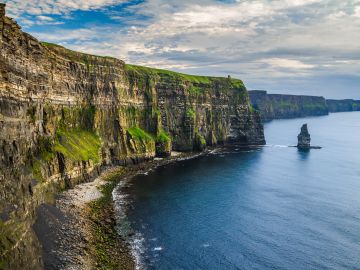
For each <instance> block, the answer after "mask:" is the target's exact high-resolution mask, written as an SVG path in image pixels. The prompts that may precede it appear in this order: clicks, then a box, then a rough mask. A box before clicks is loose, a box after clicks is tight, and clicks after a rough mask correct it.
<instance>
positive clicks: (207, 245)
mask: <svg viewBox="0 0 360 270" xmlns="http://www.w3.org/2000/svg"><path fill="white" fill-rule="evenodd" d="M202 247H204V248H207V247H210V244H203V245H202Z"/></svg>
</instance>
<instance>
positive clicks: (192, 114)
mask: <svg viewBox="0 0 360 270" xmlns="http://www.w3.org/2000/svg"><path fill="white" fill-rule="evenodd" d="M186 116H187V117H189V118H195V111H194V109H193V108H188V109H187V110H186Z"/></svg>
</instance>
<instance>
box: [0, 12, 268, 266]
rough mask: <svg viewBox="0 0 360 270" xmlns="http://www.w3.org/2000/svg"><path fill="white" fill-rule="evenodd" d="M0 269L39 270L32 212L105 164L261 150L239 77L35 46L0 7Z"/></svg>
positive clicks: (256, 119) (255, 116)
mask: <svg viewBox="0 0 360 270" xmlns="http://www.w3.org/2000/svg"><path fill="white" fill-rule="evenodd" d="M0 47H1V51H0V130H1V132H0V194H1V196H0V269H41V268H42V260H41V252H40V246H39V244H38V241H37V238H36V236H35V235H34V233H33V230H32V224H33V222H34V219H35V217H36V215H35V212H36V211H35V210H36V208H37V206H39V205H40V204H42V203H43V202H46V201H52V198H53V196H54V194H56V192H58V191H59V190H63V189H65V188H70V187H73V186H74V185H76V184H77V183H79V182H84V181H89V180H90V179H92V178H93V177H94V176H95V175H98V174H99V173H100V171H101V169H102V168H103V167H105V166H109V165H127V164H133V163H138V162H141V161H145V160H148V159H152V158H154V157H155V156H156V155H158V156H167V155H169V154H170V152H171V150H172V149H174V150H177V151H194V150H199V151H201V150H202V149H204V148H205V147H207V146H215V145H219V144H224V143H233V142H235V143H239V144H245V145H249V144H251V145H260V144H264V143H265V140H264V133H263V126H262V124H261V121H260V116H259V114H258V112H256V111H254V110H253V109H252V107H251V105H250V101H249V97H248V94H247V91H246V88H245V86H244V84H243V83H242V81H241V80H236V79H231V78H216V77H201V76H191V75H185V74H179V73H174V72H170V71H165V70H156V69H150V68H144V67H138V66H131V65H126V64H125V63H124V62H123V61H121V60H118V59H114V58H110V57H99V56H93V55H88V54H83V53H79V52H74V51H70V50H67V49H65V48H63V47H60V46H57V45H54V44H47V43H40V42H39V41H38V40H36V39H35V38H34V37H32V36H31V35H29V34H26V33H24V32H22V31H21V27H20V26H19V25H18V24H17V23H16V22H15V21H14V20H12V19H10V18H8V17H6V16H5V7H4V5H1V6H0Z"/></svg>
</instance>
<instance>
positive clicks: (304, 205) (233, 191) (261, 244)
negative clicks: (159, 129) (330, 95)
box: [115, 112, 360, 270]
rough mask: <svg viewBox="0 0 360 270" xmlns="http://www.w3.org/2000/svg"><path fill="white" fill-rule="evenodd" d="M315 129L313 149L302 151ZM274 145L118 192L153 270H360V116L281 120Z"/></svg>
mask: <svg viewBox="0 0 360 270" xmlns="http://www.w3.org/2000/svg"><path fill="white" fill-rule="evenodd" d="M303 123H308V126H309V132H310V134H311V137H312V144H313V145H320V146H322V147H323V149H321V150H311V151H309V152H300V151H298V150H297V149H296V148H291V147H286V146H288V145H294V144H296V142H297V134H298V133H299V131H300V127H301V125H302V124H303ZM265 135H266V139H267V143H268V145H267V146H265V147H262V148H260V149H255V150H249V151H243V150H240V149H232V150H229V149H227V150H224V151H222V152H221V153H217V154H209V155H207V156H204V157H200V158H196V159H192V160H186V161H182V162H178V163H176V164H172V165H169V166H166V167H161V168H158V169H156V170H155V171H152V172H149V174H148V175H140V176H138V177H136V178H135V179H133V180H132V181H131V185H130V187H127V188H119V190H118V191H117V193H118V194H117V195H118V196H115V197H116V198H117V204H118V205H121V204H123V203H124V200H126V202H127V203H128V206H129V209H128V212H127V217H126V218H127V220H128V224H127V226H130V227H131V228H133V230H134V232H135V234H134V236H133V238H132V244H133V246H134V254H136V255H137V257H138V260H139V261H138V263H139V267H140V265H141V267H144V268H146V269H219V270H221V269H360V113H359V112H352V113H337V114H331V115H329V116H324V117H314V118H303V119H294V120H276V121H272V122H270V123H267V124H265Z"/></svg>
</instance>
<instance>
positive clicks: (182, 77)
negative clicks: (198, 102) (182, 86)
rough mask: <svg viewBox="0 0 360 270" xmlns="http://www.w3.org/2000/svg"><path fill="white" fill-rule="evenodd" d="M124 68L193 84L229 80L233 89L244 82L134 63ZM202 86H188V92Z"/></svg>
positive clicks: (143, 75) (146, 74)
mask: <svg viewBox="0 0 360 270" xmlns="http://www.w3.org/2000/svg"><path fill="white" fill-rule="evenodd" d="M125 70H126V71H127V72H128V73H130V72H132V73H133V74H136V75H138V76H141V77H147V76H150V77H159V78H161V79H165V80H171V81H185V82H190V83H193V84H200V85H210V84H212V83H216V82H222V83H223V84H225V83H226V82H230V86H231V87H232V88H235V89H245V86H244V83H243V81H242V80H239V79H232V78H230V79H229V78H225V77H209V76H198V75H190V74H184V73H179V72H175V71H170V70H165V69H157V68H150V67H143V66H136V65H129V64H126V65H125ZM202 90H203V88H201V87H198V86H194V85H193V86H191V87H190V88H189V91H190V92H193V93H198V92H200V91H202Z"/></svg>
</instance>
